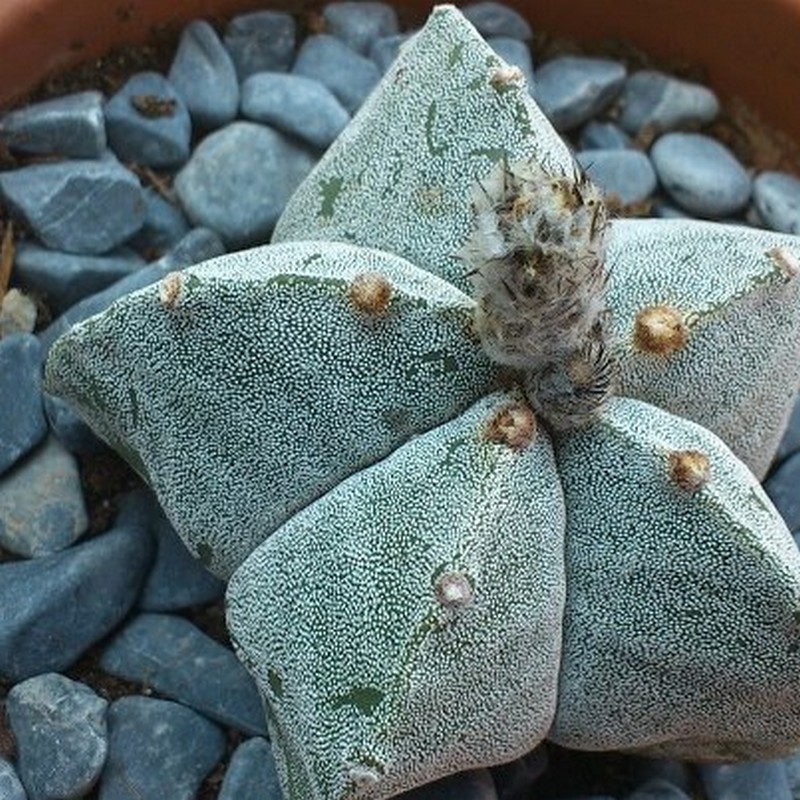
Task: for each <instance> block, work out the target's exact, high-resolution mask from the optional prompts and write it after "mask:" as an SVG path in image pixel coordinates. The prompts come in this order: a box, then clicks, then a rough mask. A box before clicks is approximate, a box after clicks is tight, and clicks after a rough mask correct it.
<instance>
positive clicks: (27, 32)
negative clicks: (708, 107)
mask: <svg viewBox="0 0 800 800" xmlns="http://www.w3.org/2000/svg"><path fill="white" fill-rule="evenodd" d="M508 4H509V5H511V6H513V7H515V8H516V9H517V10H519V11H520V12H522V13H523V14H524V15H525V16H526V17H528V18H529V19H530V21H531V23H532V24H533V25H534V26H535V27H536V28H538V29H541V30H546V31H549V32H552V33H554V34H558V35H563V36H569V37H572V38H576V39H579V40H581V41H586V42H591V41H597V40H599V39H607V38H614V39H626V40H629V41H630V42H631V43H633V44H634V45H636V46H637V47H640V48H642V49H644V50H645V51H647V52H649V53H652V54H653V55H654V56H656V57H658V58H669V59H676V60H680V61H685V62H689V63H695V64H698V65H701V66H702V67H704V68H705V69H706V70H707V74H708V80H709V82H710V83H711V84H712V85H713V86H714V87H715V89H716V90H718V91H719V92H720V93H721V94H722V95H723V97H734V96H738V97H741V98H742V99H743V100H745V101H746V102H747V103H748V104H749V105H750V106H751V107H752V108H754V109H755V110H756V111H758V112H759V114H760V115H761V117H762V118H763V119H764V121H766V122H767V123H769V124H770V125H772V126H773V127H775V128H776V129H778V130H781V131H785V132H786V133H787V134H789V135H791V136H793V137H794V138H795V139H797V140H800V105H798V104H797V102H796V96H797V76H798V75H800V49H799V48H798V47H797V42H798V41H800V0H704V2H702V3H697V2H695V0H659V2H642V0H573V1H572V2H571V3H569V4H564V3H557V2H553V0H550V2H539V3H531V4H529V3H527V2H526V1H525V0H508ZM394 5H396V6H397V9H398V11H399V12H400V14H401V16H402V17H403V19H404V21H407V22H409V23H412V24H417V23H421V22H422V21H423V20H424V18H425V17H426V16H427V13H428V11H429V10H430V7H431V5H432V3H430V2H423V0H402V1H400V0H395V3H394ZM265 7H272V8H275V9H280V10H289V11H302V10H305V9H308V8H311V7H313V4H312V3H310V2H308V0H278V2H271V3H265V2H263V0H262V2H257V0H173V2H170V3H164V2H162V1H161V0H115V2H112V3H109V2H107V0H74V2H71V3H64V2H63V1H62V0H3V2H2V3H0V53H2V54H3V69H2V71H0V107H3V106H7V105H9V104H11V103H13V102H14V101H15V100H18V99H20V98H21V97H23V96H24V95H25V93H26V92H27V91H29V90H30V89H31V88H32V87H34V86H35V85H36V84H37V83H38V82H39V81H40V80H41V79H42V78H44V77H45V76H46V75H48V74H51V73H53V72H54V71H57V70H59V69H64V68H66V67H69V66H72V65H74V64H76V63H78V62H80V61H85V60H87V59H91V58H95V57H97V56H99V55H101V54H103V53H105V52H107V51H108V50H109V48H111V47H112V46H114V45H118V44H123V43H132V42H142V41H145V40H146V39H147V37H148V36H149V35H150V33H151V32H152V31H153V30H154V29H156V28H158V27H160V26H172V25H174V26H178V25H180V24H181V23H183V22H186V21H187V20H190V19H193V18H198V17H201V18H205V19H209V20H214V19H219V18H222V17H224V16H226V15H230V14H232V13H234V12H239V11H244V10H252V9H254V8H261V9H263V8H265Z"/></svg>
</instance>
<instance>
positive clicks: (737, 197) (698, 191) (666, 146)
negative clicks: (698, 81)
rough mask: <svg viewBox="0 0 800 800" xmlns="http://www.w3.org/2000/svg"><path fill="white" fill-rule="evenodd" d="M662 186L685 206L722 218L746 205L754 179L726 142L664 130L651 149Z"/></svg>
mask: <svg viewBox="0 0 800 800" xmlns="http://www.w3.org/2000/svg"><path fill="white" fill-rule="evenodd" d="M650 158H651V160H652V162H653V166H654V167H655V170H656V174H657V175H658V180H659V182H660V183H661V186H662V187H663V188H664V190H665V191H666V192H667V194H669V196H670V197H671V198H672V199H673V200H674V201H675V202H676V203H677V204H678V205H679V206H680V207H681V208H683V209H685V210H686V211H689V212H691V213H692V214H696V215H697V216H699V217H708V218H709V219H722V218H723V217H727V216H729V215H733V214H736V213H738V212H740V211H742V209H744V207H745V206H746V205H747V202H748V201H749V200H750V194H751V192H752V181H751V180H750V177H749V176H748V174H747V172H746V171H745V169H744V167H743V166H742V165H741V164H740V163H739V161H738V160H737V159H736V157H735V156H734V155H733V154H732V153H731V151H730V150H728V148H727V147H725V145H723V144H720V143H719V142H718V141H717V140H716V139H712V138H711V137H710V136H705V135H704V134H701V133H665V134H664V135H663V136H660V137H659V138H658V139H657V140H656V143H655V144H654V145H653V147H652V148H651V149H650Z"/></svg>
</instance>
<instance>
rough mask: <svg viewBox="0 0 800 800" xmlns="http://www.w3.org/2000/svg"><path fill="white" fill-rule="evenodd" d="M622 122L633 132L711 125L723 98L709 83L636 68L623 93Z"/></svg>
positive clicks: (622, 124) (621, 103) (620, 102)
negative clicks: (706, 84) (636, 70)
mask: <svg viewBox="0 0 800 800" xmlns="http://www.w3.org/2000/svg"><path fill="white" fill-rule="evenodd" d="M619 105H620V108H621V114H620V117H619V124H620V125H621V126H622V127H623V128H624V129H625V130H626V131H627V132H628V133H631V134H634V135H635V134H637V133H639V132H640V131H641V130H642V129H644V128H647V127H653V128H654V129H655V130H656V131H658V132H664V131H671V130H675V129H677V128H684V127H688V126H700V125H707V124H708V123H709V122H711V121H713V120H714V119H715V118H716V116H717V114H719V100H718V99H717V96H716V95H715V94H714V92H712V91H711V90H710V89H709V88H708V87H706V86H702V85H701V84H699V83H691V82H689V81H683V80H680V79H678V78H674V77H673V76H671V75H666V74H664V73H663V72H658V71H656V70H642V71H641V72H635V73H634V74H633V75H631V76H630V77H628V79H627V80H626V81H625V86H624V87H623V89H622V93H621V94H620V97H619Z"/></svg>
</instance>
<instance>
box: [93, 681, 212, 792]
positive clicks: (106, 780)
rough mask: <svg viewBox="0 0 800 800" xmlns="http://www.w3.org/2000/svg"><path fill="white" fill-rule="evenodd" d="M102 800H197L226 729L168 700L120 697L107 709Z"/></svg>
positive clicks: (101, 785)
mask: <svg viewBox="0 0 800 800" xmlns="http://www.w3.org/2000/svg"><path fill="white" fill-rule="evenodd" d="M108 728H109V748H108V760H107V761H106V766H105V769H104V770H103V775H102V777H101V779H100V793H99V799H100V800H164V798H167V797H168V798H169V800H195V797H196V796H197V790H198V789H199V788H200V784H201V783H202V781H203V778H204V777H205V776H206V775H207V774H208V773H209V772H211V770H212V769H214V767H215V766H216V764H217V762H218V761H219V760H220V759H221V758H222V756H223V753H224V752H225V736H224V734H223V733H222V731H221V730H220V729H219V728H218V727H217V726H216V725H214V723H213V722H209V721H208V720H207V719H204V718H203V717H202V716H200V714H198V713H196V712H195V711H192V710H191V709H190V708H186V707H185V706H182V705H180V704H179V703H172V702H170V701H168V700H154V699H152V698H149V697H138V696H135V695H134V696H130V697H122V698H120V699H119V700H116V701H114V702H113V703H112V704H111V707H110V708H109V710H108Z"/></svg>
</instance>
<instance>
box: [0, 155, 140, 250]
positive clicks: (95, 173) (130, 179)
mask: <svg viewBox="0 0 800 800" xmlns="http://www.w3.org/2000/svg"><path fill="white" fill-rule="evenodd" d="M0 192H1V193H2V195H3V197H4V198H5V201H6V205H7V206H8V208H9V209H10V211H11V213H12V214H13V215H14V216H16V217H18V218H20V219H22V220H23V221H24V222H25V223H26V224H27V225H28V227H29V228H30V229H31V231H32V232H33V233H34V235H35V236H36V237H37V238H38V239H39V240H40V241H41V242H43V243H44V244H45V245H47V247H50V248H52V249H53V250H65V251H67V252H69V253H87V254H89V255H99V254H101V253H107V252H109V250H113V249H114V248H115V247H118V246H119V245H121V244H122V243H123V242H124V241H125V240H126V239H129V238H130V237H131V236H132V235H133V234H134V233H136V231H138V230H139V228H141V227H142V223H143V222H144V216H145V205H144V197H143V195H142V189H141V187H140V186H139V181H138V180H137V178H136V176H135V175H134V174H133V173H132V172H130V171H129V170H127V169H125V167H123V166H122V165H121V164H120V163H118V162H117V161H115V160H114V159H103V160H101V161H87V160H85V159H82V160H75V161H63V162H59V163H56V164H34V165H33V166H30V167H23V168H22V169H15V170H9V171H8V172H0Z"/></svg>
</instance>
